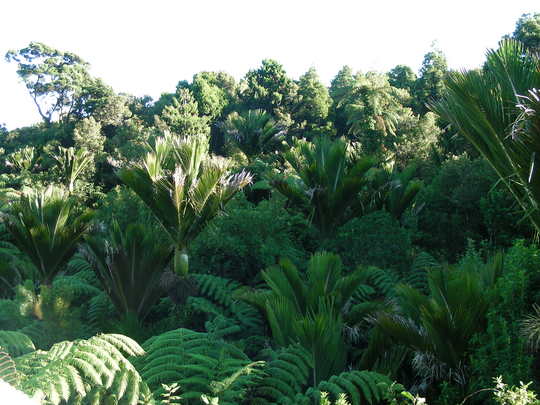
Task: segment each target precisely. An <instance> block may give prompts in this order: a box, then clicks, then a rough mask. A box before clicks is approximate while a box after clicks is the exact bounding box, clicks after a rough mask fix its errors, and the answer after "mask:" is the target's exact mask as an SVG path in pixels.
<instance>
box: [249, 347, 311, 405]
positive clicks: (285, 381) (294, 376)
mask: <svg viewBox="0 0 540 405" xmlns="http://www.w3.org/2000/svg"><path fill="white" fill-rule="evenodd" d="M270 354H271V355H272V357H273V358H272V359H271V360H269V361H268V363H267V366H266V367H265V369H264V373H265V376H264V377H262V378H261V379H260V381H259V382H258V383H257V387H256V389H255V391H254V394H253V402H254V403H257V404H274V403H281V401H282V400H283V399H284V398H293V397H294V396H295V395H296V394H297V393H299V392H303V391H304V390H305V388H306V386H307V384H308V383H309V379H310V376H311V373H312V370H313V361H312V359H311V357H310V355H309V353H308V352H307V350H305V349H304V348H303V347H302V346H299V345H293V346H288V347H285V348H282V349H280V350H279V351H276V352H271V353H270Z"/></svg>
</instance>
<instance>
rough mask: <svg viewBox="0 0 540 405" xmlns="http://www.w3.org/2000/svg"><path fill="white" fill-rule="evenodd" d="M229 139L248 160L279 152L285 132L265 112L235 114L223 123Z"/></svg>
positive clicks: (250, 111)
mask: <svg viewBox="0 0 540 405" xmlns="http://www.w3.org/2000/svg"><path fill="white" fill-rule="evenodd" d="M223 129H224V130H225V134H226V135H227V137H228V138H229V139H230V140H231V141H232V142H233V143H234V144H235V145H236V146H237V147H238V148H239V149H240V150H241V151H242V152H243V153H244V154H245V155H246V157H247V158H248V159H251V158H252V157H254V156H257V155H260V154H261V153H264V152H270V151H271V150H277V148H278V147H279V144H280V142H281V141H282V140H283V138H284V134H285V130H284V128H282V127H281V126H280V125H278V124H277V123H276V122H275V120H274V119H273V118H272V116H271V115H270V114H268V113H267V112H266V111H264V110H248V111H245V112H240V113H238V112H236V111H235V112H233V113H231V114H229V115H228V117H227V119H226V121H225V122H224V123H223Z"/></svg>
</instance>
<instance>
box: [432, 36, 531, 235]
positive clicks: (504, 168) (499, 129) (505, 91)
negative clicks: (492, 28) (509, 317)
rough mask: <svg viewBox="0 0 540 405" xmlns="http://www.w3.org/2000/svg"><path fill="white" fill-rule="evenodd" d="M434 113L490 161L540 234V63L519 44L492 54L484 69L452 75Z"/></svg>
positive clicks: (512, 42) (510, 43)
mask: <svg viewBox="0 0 540 405" xmlns="http://www.w3.org/2000/svg"><path fill="white" fill-rule="evenodd" d="M445 84H446V90H445V92H444V94H443V98H442V99H441V100H440V101H439V102H437V103H435V104H433V106H432V108H433V110H434V111H435V112H436V113H438V114H439V115H440V116H442V117H443V118H445V119H447V120H448V121H449V122H451V123H452V125H453V127H454V128H456V129H457V130H458V131H459V132H460V134H461V135H463V136H464V137H465V138H467V140H469V142H471V143H472V144H473V146H474V147H475V148H476V149H477V150H478V151H479V152H480V153H481V154H482V156H484V158H486V159H487V160H488V161H489V163H490V164H491V166H492V167H493V169H494V170H495V171H496V172H497V174H498V176H499V177H500V179H501V180H502V181H503V182H504V183H505V184H506V186H507V187H508V189H509V190H510V191H511V193H512V194H513V195H514V197H515V199H516V201H517V202H518V203H519V205H520V206H521V207H522V209H523V211H524V212H525V215H526V218H527V219H528V220H529V221H530V222H531V223H532V225H533V226H534V227H535V229H536V231H537V232H540V209H539V203H540V175H539V174H538V173H539V172H538V171H537V170H536V166H537V156H539V155H540V143H539V141H538V140H539V139H540V120H539V117H540V94H539V93H538V91H537V90H535V89H538V88H540V61H539V60H538V58H537V57H535V56H533V55H532V54H531V53H530V52H529V51H528V50H527V49H526V48H525V46H524V45H523V44H522V43H521V42H518V41H515V40H505V41H502V42H501V44H500V46H499V49H497V50H490V51H488V53H487V61H486V62H485V64H484V68H483V70H481V71H480V70H472V71H468V72H463V73H458V72H453V73H451V74H450V75H449V76H448V78H447V80H446V82H445Z"/></svg>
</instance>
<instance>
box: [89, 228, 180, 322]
mask: <svg viewBox="0 0 540 405" xmlns="http://www.w3.org/2000/svg"><path fill="white" fill-rule="evenodd" d="M160 239H162V238H160V235H159V233H158V232H157V231H156V229H155V228H154V227H153V226H151V225H147V224H141V223H137V224H133V223H132V224H129V225H127V226H126V227H125V228H121V227H120V225H119V224H118V222H116V221H114V222H113V223H112V224H111V226H110V227H109V228H108V230H107V232H105V233H104V234H103V235H95V236H94V235H93V236H90V237H88V238H86V245H85V246H84V250H83V252H84V255H85V257H86V258H87V259H88V261H89V262H90V263H91V264H92V267H93V269H94V271H95V272H96V275H97V277H98V278H99V281H100V282H101V285H102V287H103V289H104V290H105V292H106V293H107V295H109V297H110V298H111V301H112V303H113V304H114V306H115V307H116V310H117V311H118V313H119V314H121V315H122V316H123V317H124V318H128V317H129V316H130V315H134V316H136V317H137V319H138V320H139V321H143V320H144V318H145V317H146V316H147V315H148V312H149V311H150V309H151V307H152V305H154V304H155V303H156V302H157V300H158V299H159V297H160V296H161V293H162V288H161V287H160V279H161V275H162V273H163V270H164V269H165V267H166V266H167V264H168V262H169V261H170V259H171V253H172V249H171V246H170V245H169V244H167V243H163V241H162V240H160Z"/></svg>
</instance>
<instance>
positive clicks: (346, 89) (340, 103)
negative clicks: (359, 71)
mask: <svg viewBox="0 0 540 405" xmlns="http://www.w3.org/2000/svg"><path fill="white" fill-rule="evenodd" d="M354 83H355V78H354V76H353V72H352V70H351V68H350V67H349V66H344V67H343V68H341V70H340V71H339V72H338V73H337V75H336V77H334V79H333V80H332V83H330V89H329V94H330V98H331V99H332V105H331V107H330V114H329V116H330V119H331V120H332V122H333V123H334V126H335V127H336V130H337V133H338V135H339V136H345V135H347V114H346V112H345V107H344V106H345V104H346V103H345V100H346V99H347V98H348V97H349V94H350V92H351V91H352V89H353V87H354Z"/></svg>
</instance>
